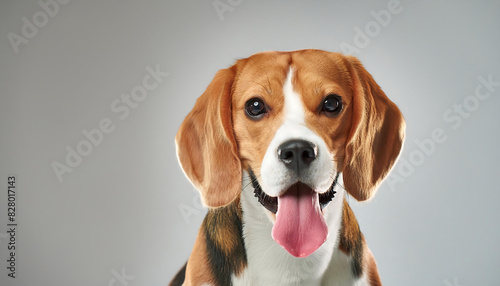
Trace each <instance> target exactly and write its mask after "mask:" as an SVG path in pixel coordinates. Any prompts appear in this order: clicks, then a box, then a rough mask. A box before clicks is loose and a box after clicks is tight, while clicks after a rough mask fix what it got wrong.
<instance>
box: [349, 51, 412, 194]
mask: <svg viewBox="0 0 500 286" xmlns="http://www.w3.org/2000/svg"><path fill="white" fill-rule="evenodd" d="M347 62H348V63H349V64H348V65H349V66H350V70H351V76H352V79H353V80H352V84H353V93H354V94H353V100H352V103H351V104H352V118H353V119H352V126H351V130H350V132H349V135H348V138H347V142H346V147H345V159H344V170H343V173H344V175H343V177H344V187H345V189H346V190H347V191H348V192H349V193H350V194H351V195H352V196H353V197H354V198H355V199H356V200H358V201H364V200H367V199H370V198H371V197H372V196H373V195H374V194H375V192H376V190H377V187H378V185H379V184H380V183H381V182H382V180H383V179H384V178H385V177H386V176H387V174H388V173H389V171H390V170H391V168H392V166H393V165H394V163H395V161H396V159H397V158H398V156H399V153H400V152H401V148H402V145H403V140H404V136H405V121H404V118H403V116H402V115H401V112H400V111H399V109H398V107H397V106H396V105H395V104H394V103H393V102H392V101H390V100H389V98H387V96H386V95H385V93H384V92H383V91H382V89H381V88H380V86H379V85H378V84H377V83H376V82H375V80H374V79H373V77H372V76H371V75H370V74H369V73H368V72H367V71H366V70H365V68H364V67H363V65H362V64H361V63H360V61H359V60H358V59H357V58H355V57H347Z"/></svg>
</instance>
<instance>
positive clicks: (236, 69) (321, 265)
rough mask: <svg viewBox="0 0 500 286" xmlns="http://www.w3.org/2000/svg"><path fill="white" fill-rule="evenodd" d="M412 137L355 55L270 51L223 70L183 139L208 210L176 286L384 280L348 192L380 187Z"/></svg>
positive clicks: (185, 126) (182, 155)
mask: <svg viewBox="0 0 500 286" xmlns="http://www.w3.org/2000/svg"><path fill="white" fill-rule="evenodd" d="M404 135H405V122H404V119H403V116H402V115H401V112H400V111H399V109H398V108H397V106H396V105H395V104H394V103H393V102H392V101H390V100H389V99H388V98H387V96H386V95H385V93H384V92H383V91H382V89H381V88H380V87H379V86H378V84H377V83H376V82H375V80H374V79H373V78H372V76H371V75H370V74H369V73H368V72H367V71H366V70H365V68H364V67H363V65H362V64H361V63H360V62H359V60H358V59H356V58H354V57H351V56H344V55H341V54H337V53H330V52H326V51H321V50H300V51H293V52H264V53H259V54H255V55H253V56H251V57H249V58H246V59H241V60H238V61H237V62H236V63H235V64H234V65H233V66H231V67H230V68H227V69H223V70H220V71H219V72H217V74H216V75H215V77H214V79H213V80H212V82H211V83H210V84H209V85H208V87H207V89H206V91H205V92H204V93H203V94H202V95H201V96H200V97H199V98H198V100H197V101H196V104H195V106H194V108H193V109H192V111H191V112H190V113H189V114H188V115H187V117H186V118H185V120H184V122H183V123H182V125H181V126H180V129H179V131H178V133H177V135H176V138H175V139H176V147H177V156H178V159H179V162H180V165H181V166H182V169H183V170H184V172H185V174H186V176H187V177H188V178H189V180H190V181H191V183H192V184H193V185H194V186H195V187H196V188H197V189H198V190H199V191H200V193H201V198H202V201H203V203H204V204H205V205H206V206H208V207H209V211H208V214H207V215H206V217H205V219H204V221H203V224H202V225H201V228H200V230H199V233H198V237H197V239H196V242H195V245H194V248H193V251H192V253H191V256H190V257H189V260H188V261H187V263H186V265H184V267H183V268H182V269H181V270H180V271H179V273H178V274H177V275H176V276H175V277H174V279H173V280H172V281H171V282H170V285H187V286H189V285H203V286H208V285H214V286H215V285H220V286H225V285H235V286H237V285H272V286H276V285H372V286H373V285H382V284H381V281H380V277H379V274H378V270H377V266H376V263H375V260H374V258H373V255H372V253H371V251H370V249H369V248H368V246H367V245H366V243H365V240H364V237H363V234H362V233H361V231H360V229H359V226H358V223H357V221H356V218H355V217H354V214H353V212H352V210H351V208H350V207H349V205H348V203H347V200H346V198H347V197H348V196H352V197H354V198H355V199H356V200H358V201H365V200H368V199H370V198H371V197H372V196H373V195H374V194H375V191H376V189H377V187H378V186H379V185H380V183H381V182H382V180H383V179H384V178H385V177H386V176H387V174H388V173H389V171H390V170H391V168H392V166H393V165H394V163H395V161H396V160H397V158H398V156H399V154H400V151H401V148H402V145H403V140H404Z"/></svg>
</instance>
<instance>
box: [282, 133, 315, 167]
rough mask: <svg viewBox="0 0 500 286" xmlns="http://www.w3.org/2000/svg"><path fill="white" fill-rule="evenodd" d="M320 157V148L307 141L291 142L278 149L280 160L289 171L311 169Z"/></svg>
mask: <svg viewBox="0 0 500 286" xmlns="http://www.w3.org/2000/svg"><path fill="white" fill-rule="evenodd" d="M317 156H318V148H317V147H316V145H314V144H313V143H311V142H308V141H305V140H290V141H287V142H285V143H283V144H281V145H280V146H279V147H278V158H279V159H280V160H281V162H283V163H284V164H285V166H286V167H287V168H289V169H292V170H295V171H297V172H298V171H299V170H301V169H305V168H307V167H309V165H310V164H311V162H312V161H314V159H316V157H317Z"/></svg>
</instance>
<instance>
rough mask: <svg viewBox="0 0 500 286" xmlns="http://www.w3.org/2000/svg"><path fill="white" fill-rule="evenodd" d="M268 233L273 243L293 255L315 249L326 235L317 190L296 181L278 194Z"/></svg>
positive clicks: (300, 254) (326, 231)
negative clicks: (271, 224)
mask: <svg viewBox="0 0 500 286" xmlns="http://www.w3.org/2000/svg"><path fill="white" fill-rule="evenodd" d="M272 235H273V238H274V240H275V241H276V242H277V243H279V244H280V245H281V246H283V247H284V248H285V249H286V250H287V251H288V252H290V254H291V255H293V256H296V257H306V256H309V255H310V254H311V253H313V252H314V251H315V250H316V249H318V247H320V246H321V245H322V244H323V243H324V242H325V241H326V237H327V235H328V227H327V226H326V223H325V219H324V218H323V215H322V214H321V209H320V207H319V202H318V194H317V193H315V192H314V191H313V190H311V189H310V188H309V187H307V186H306V185H304V184H301V183H298V184H296V185H293V186H292V187H291V188H290V189H289V190H288V191H287V192H286V193H285V194H284V195H282V196H279V197H278V212H277V213H276V221H275V222H274V227H273V233H272Z"/></svg>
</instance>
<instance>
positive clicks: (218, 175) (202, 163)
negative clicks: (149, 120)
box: [175, 68, 241, 207]
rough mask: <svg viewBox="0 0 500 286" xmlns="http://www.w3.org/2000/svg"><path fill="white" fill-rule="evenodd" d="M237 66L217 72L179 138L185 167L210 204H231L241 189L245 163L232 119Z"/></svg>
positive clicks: (179, 154)
mask: <svg viewBox="0 0 500 286" xmlns="http://www.w3.org/2000/svg"><path fill="white" fill-rule="evenodd" d="M234 69H235V68H231V69H223V70H220V71H219V72H217V74H216V75H215V77H214V79H213V80H212V82H211V83H210V84H209V85H208V87H207V89H206V90H205V92H204V93H203V94H202V95H201V96H200V97H199V98H198V100H197V101H196V104H195V106H194V107H193V109H192V110H191V112H190V113H189V114H188V115H187V116H186V118H185V119H184V122H183V123H182V124H181V127H180V129H179V131H178V132H177V135H176V137H175V142H176V146H177V157H178V158H179V162H180V164H181V166H182V169H183V170H184V172H185V174H186V176H187V177H188V178H189V180H190V181H191V183H193V185H194V186H195V187H196V188H197V189H198V190H199V191H200V193H201V198H202V201H203V203H204V204H205V205H207V206H209V207H220V206H225V205H227V204H229V203H231V202H232V201H233V199H235V198H236V196H237V195H238V193H239V191H240V189H241V165H240V164H241V163H240V160H239V157H238V149H237V145H236V141H235V138H234V135H233V127H232V119H231V117H232V115H231V112H232V111H231V92H232V91H231V89H232V85H233V81H234V77H235V70H234Z"/></svg>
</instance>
